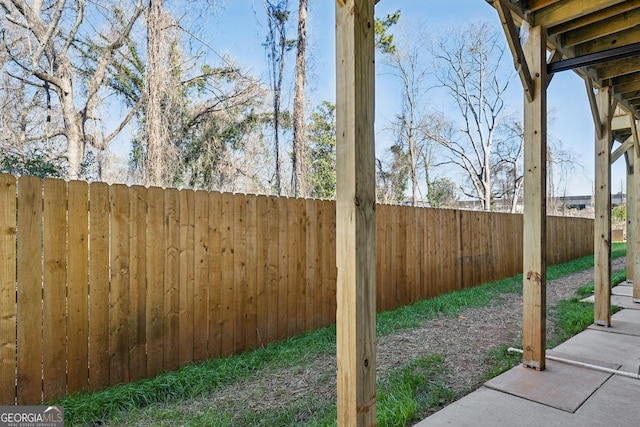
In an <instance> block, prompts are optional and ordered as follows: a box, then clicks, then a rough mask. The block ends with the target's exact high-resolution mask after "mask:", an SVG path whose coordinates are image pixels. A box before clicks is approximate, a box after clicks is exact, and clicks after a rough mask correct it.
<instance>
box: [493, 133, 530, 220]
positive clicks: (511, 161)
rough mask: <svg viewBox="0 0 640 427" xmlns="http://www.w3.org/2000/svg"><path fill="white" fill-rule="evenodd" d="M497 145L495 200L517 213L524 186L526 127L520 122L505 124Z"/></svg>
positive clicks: (495, 154) (495, 155) (494, 175)
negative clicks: (500, 201)
mask: <svg viewBox="0 0 640 427" xmlns="http://www.w3.org/2000/svg"><path fill="white" fill-rule="evenodd" d="M502 127H503V132H502V135H501V138H499V139H498V140H497V141H496V143H495V150H494V154H493V156H494V159H493V162H492V163H493V165H492V184H493V188H494V189H493V198H494V199H496V200H502V201H503V203H504V205H505V208H506V209H507V210H508V211H509V212H511V213H515V212H516V211H517V207H518V201H519V199H520V197H521V196H522V190H523V186H524V170H523V167H524V165H523V162H522V161H523V155H524V127H523V125H522V123H521V122H519V121H510V122H505V123H504V125H503V126H502Z"/></svg>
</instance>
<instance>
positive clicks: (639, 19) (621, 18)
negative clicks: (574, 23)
mask: <svg viewBox="0 0 640 427" xmlns="http://www.w3.org/2000/svg"><path fill="white" fill-rule="evenodd" d="M638 25H640V8H637V9H634V10H631V11H628V12H624V13H621V14H619V15H615V16H612V17H610V18H606V19H603V20H601V21H599V22H596V23H593V24H590V25H587V26H584V27H581V28H578V29H576V30H573V31H569V32H567V33H565V34H563V35H562V44H563V45H564V46H575V45H578V44H582V43H586V42H589V41H592V40H597V39H600V38H602V37H606V36H611V35H613V34H615V33H618V32H620V31H624V30H629V29H632V28H634V27H636V26H638Z"/></svg>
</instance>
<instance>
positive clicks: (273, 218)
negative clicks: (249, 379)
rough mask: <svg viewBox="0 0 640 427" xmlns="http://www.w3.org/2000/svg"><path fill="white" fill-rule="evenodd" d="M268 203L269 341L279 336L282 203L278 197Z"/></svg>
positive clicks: (270, 198)
mask: <svg viewBox="0 0 640 427" xmlns="http://www.w3.org/2000/svg"><path fill="white" fill-rule="evenodd" d="M267 205H268V207H267V209H268V212H267V215H266V216H267V218H268V230H267V300H268V303H267V306H268V310H269V313H268V314H269V320H268V324H269V327H268V329H267V331H268V334H267V342H274V341H276V340H277V339H278V336H279V335H278V329H279V325H280V323H279V320H280V309H281V308H280V298H279V282H280V280H279V278H280V271H279V269H278V265H279V261H280V242H279V236H280V228H279V227H280V204H279V203H278V199H277V198H275V197H269V199H268V200H267Z"/></svg>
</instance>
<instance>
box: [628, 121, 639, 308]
mask: <svg viewBox="0 0 640 427" xmlns="http://www.w3.org/2000/svg"><path fill="white" fill-rule="evenodd" d="M630 120H631V133H632V138H633V149H631V150H629V157H632V158H633V161H632V162H630V164H631V165H632V166H633V174H631V178H632V179H630V180H629V179H627V279H628V280H631V281H633V302H636V303H640V224H638V220H639V219H640V140H639V139H638V127H637V123H636V119H635V117H633V116H631V117H630ZM630 193H631V194H632V196H633V200H632V201H631V202H629V194H630ZM629 260H631V262H629ZM629 267H631V272H629Z"/></svg>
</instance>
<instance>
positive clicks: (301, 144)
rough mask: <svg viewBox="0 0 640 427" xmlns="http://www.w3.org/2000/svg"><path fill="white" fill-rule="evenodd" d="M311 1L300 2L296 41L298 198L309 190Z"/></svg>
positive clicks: (294, 181) (294, 182)
mask: <svg viewBox="0 0 640 427" xmlns="http://www.w3.org/2000/svg"><path fill="white" fill-rule="evenodd" d="M308 9H309V0H299V7H298V39H297V41H296V75H295V90H294V97H293V156H292V161H293V176H292V183H291V187H292V188H293V194H294V196H296V197H300V196H302V197H306V196H307V195H308V188H307V174H306V171H307V155H306V154H307V151H308V150H307V126H306V120H305V114H304V106H305V94H304V87H305V81H306V67H307V58H306V49H307V11H308Z"/></svg>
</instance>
